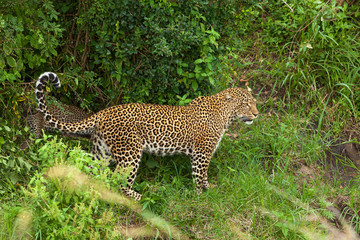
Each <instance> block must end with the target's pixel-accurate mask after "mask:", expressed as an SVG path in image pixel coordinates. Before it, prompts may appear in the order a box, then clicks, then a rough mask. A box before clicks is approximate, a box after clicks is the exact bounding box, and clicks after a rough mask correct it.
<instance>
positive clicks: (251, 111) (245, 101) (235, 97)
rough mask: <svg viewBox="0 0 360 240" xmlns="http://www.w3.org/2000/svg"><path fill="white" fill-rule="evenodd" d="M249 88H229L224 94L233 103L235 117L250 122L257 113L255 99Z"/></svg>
mask: <svg viewBox="0 0 360 240" xmlns="http://www.w3.org/2000/svg"><path fill="white" fill-rule="evenodd" d="M250 91H251V89H250V88H248V89H242V88H231V89H230V91H229V93H227V94H226V95H225V97H226V98H227V100H228V101H231V102H232V103H233V104H234V105H233V106H234V111H235V117H236V118H237V119H239V120H240V121H241V122H244V123H246V124H252V123H253V120H254V119H255V118H257V116H258V115H259V111H258V110H257V108H256V99H255V98H254V97H253V96H252V95H251V93H250Z"/></svg>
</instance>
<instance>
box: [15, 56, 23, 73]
mask: <svg viewBox="0 0 360 240" xmlns="http://www.w3.org/2000/svg"><path fill="white" fill-rule="evenodd" d="M23 67H24V63H23V61H22V60H21V59H20V60H19V61H18V62H17V63H16V70H18V71H19V72H20V71H21V70H22V69H23Z"/></svg>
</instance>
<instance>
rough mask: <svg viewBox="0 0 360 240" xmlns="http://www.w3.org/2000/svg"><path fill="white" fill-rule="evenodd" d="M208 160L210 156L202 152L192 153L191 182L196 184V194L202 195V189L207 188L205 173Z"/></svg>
mask: <svg viewBox="0 0 360 240" xmlns="http://www.w3.org/2000/svg"><path fill="white" fill-rule="evenodd" d="M210 158H211V155H210V154H206V153H202V152H194V154H193V155H192V157H191V167H192V176H193V181H194V182H195V183H196V189H197V192H198V194H201V193H202V190H203V188H204V189H208V188H209V182H208V179H207V171H208V168H209V164H210Z"/></svg>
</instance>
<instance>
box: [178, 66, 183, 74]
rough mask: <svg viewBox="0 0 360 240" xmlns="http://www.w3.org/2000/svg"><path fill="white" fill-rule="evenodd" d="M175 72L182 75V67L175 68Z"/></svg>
mask: <svg viewBox="0 0 360 240" xmlns="http://www.w3.org/2000/svg"><path fill="white" fill-rule="evenodd" d="M176 72H177V74H179V75H182V74H183V70H182V68H180V67H178V68H176Z"/></svg>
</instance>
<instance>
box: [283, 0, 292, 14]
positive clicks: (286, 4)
mask: <svg viewBox="0 0 360 240" xmlns="http://www.w3.org/2000/svg"><path fill="white" fill-rule="evenodd" d="M282 1H283V3H285V5H286V6H288V8H290V10H291V11H292V12H294V9H292V8H291V7H290V6H289V4H287V2H285V1H284V0H282Z"/></svg>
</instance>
